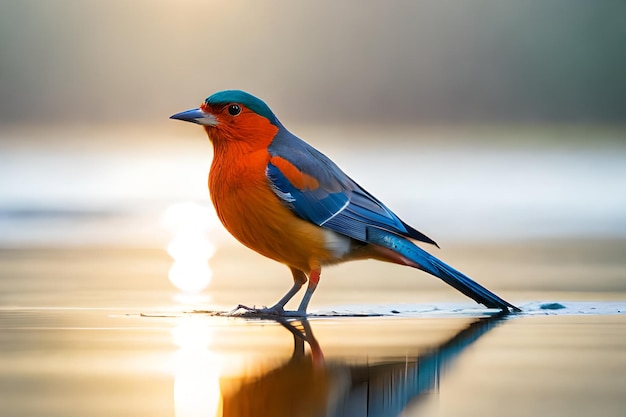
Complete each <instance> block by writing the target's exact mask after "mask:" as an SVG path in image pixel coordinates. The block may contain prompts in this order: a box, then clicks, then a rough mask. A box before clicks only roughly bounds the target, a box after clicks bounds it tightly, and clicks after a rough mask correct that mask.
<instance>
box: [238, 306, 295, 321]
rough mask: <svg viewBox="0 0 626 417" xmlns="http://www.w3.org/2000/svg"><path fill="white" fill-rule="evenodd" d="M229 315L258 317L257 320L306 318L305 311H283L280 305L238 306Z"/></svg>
mask: <svg viewBox="0 0 626 417" xmlns="http://www.w3.org/2000/svg"><path fill="white" fill-rule="evenodd" d="M229 315H231V316H238V317H258V318H276V317H306V311H300V310H285V309H284V308H283V307H282V306H280V305H275V306H272V307H263V308H256V307H248V306H246V305H243V304H239V305H238V306H237V307H236V308H235V309H233V310H232V311H231V312H230V313H229Z"/></svg>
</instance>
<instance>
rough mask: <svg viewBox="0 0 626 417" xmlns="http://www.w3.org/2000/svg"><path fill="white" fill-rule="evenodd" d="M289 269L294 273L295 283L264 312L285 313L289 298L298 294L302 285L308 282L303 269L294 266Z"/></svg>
mask: <svg viewBox="0 0 626 417" xmlns="http://www.w3.org/2000/svg"><path fill="white" fill-rule="evenodd" d="M289 269H291V274H292V275H293V285H292V286H291V288H290V289H289V291H287V293H286V294H285V295H283V298H281V299H280V300H278V302H277V303H276V304H274V305H273V306H271V307H267V308H264V309H262V310H263V312H265V313H273V314H277V315H283V313H284V312H285V304H287V303H288V302H289V300H291V299H292V298H293V296H294V295H296V294H297V293H298V291H300V288H302V286H303V285H304V283H305V282H306V280H307V278H306V274H305V273H304V272H303V271H301V270H299V269H296V268H293V267H289Z"/></svg>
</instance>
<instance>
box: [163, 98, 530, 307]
mask: <svg viewBox="0 0 626 417" xmlns="http://www.w3.org/2000/svg"><path fill="white" fill-rule="evenodd" d="M170 119H174V120H181V121H185V122H191V123H195V124H198V125H201V126H202V127H203V128H204V130H205V131H206V133H207V135H208V137H209V140H210V142H211V143H212V145H213V160H212V163H211V168H210V171H209V181H208V185H209V192H210V196H211V200H212V203H213V205H214V207H215V211H216V213H217V216H218V217H219V219H220V221H221V222H222V224H223V225H224V227H225V228H226V229H227V230H228V231H229V232H230V233H231V234H232V235H233V236H234V237H235V239H237V240H238V241H239V242H241V243H242V244H243V245H245V246H247V247H248V248H250V249H252V250H254V251H256V252H258V253H260V254H261V255H264V256H265V257H267V258H270V259H273V260H275V261H278V262H280V263H282V264H284V265H286V266H287V267H288V268H289V269H290V270H291V274H292V277H293V285H292V286H291V288H290V289H289V290H288V291H287V292H286V293H285V295H284V296H283V297H282V298H281V299H280V300H278V301H277V302H276V303H275V304H274V305H272V306H271V307H264V308H261V309H256V308H255V309H251V308H247V307H246V308H247V309H248V310H253V311H254V312H257V313H259V314H270V315H277V316H295V317H303V316H306V315H307V308H308V305H309V302H310V300H311V297H312V296H313V293H314V292H315V290H316V288H317V286H318V283H319V281H320V274H321V271H322V267H325V266H327V265H333V264H339V263H342V262H346V261H352V260H363V259H375V260H379V261H384V262H390V263H395V264H400V265H406V266H409V267H413V268H417V269H420V270H422V271H424V272H427V273H429V274H431V275H433V276H435V277H438V278H440V279H441V280H443V281H444V282H446V283H447V284H449V285H451V286H452V287H454V288H456V289H457V290H458V291H460V292H462V293H463V294H465V295H466V296H468V297H470V298H472V299H474V300H475V301H476V302H478V303H480V304H483V305H484V306H486V307H488V308H493V309H499V310H501V311H506V312H518V311H520V309H519V308H517V307H516V306H514V305H513V304H511V303H509V302H507V301H505V300H504V299H502V298H500V297H499V296H497V295H496V294H494V293H493V292H491V291H489V290H488V289H487V288H485V287H483V286H482V285H480V284H478V283H477V282H475V281H474V280H472V279H471V278H469V277H468V276H466V275H465V274H463V273H462V272H460V271H458V270H456V269H454V268H453V267H451V266H449V265H447V264H446V263H444V262H443V261H441V260H439V259H438V258H436V257H435V256H433V255H431V254H430V253H428V252H426V251H425V250H424V249H422V248H420V247H419V246H418V245H417V244H416V243H417V242H421V243H424V244H431V245H434V246H436V247H438V245H437V243H436V242H435V241H434V240H432V239H431V238H429V237H428V236H426V235H424V234H423V233H421V232H419V231H418V230H416V229H415V228H413V227H412V226H410V225H409V224H407V223H406V222H404V221H403V220H401V219H400V218H399V217H398V216H397V215H396V214H395V213H394V212H393V211H391V210H390V209H389V208H388V207H387V206H386V205H385V204H383V203H382V202H381V201H380V200H378V199H377V198H376V197H374V196H373V195H372V194H370V193H369V192H367V191H366V190H365V189H364V188H363V187H361V186H360V185H359V184H357V183H356V182H355V181H354V180H352V178H350V177H349V176H348V175H347V174H346V173H344V172H343V171H342V170H341V169H340V168H339V167H338V166H337V165H336V164H335V163H334V162H333V161H332V160H331V159H330V158H328V157H327V156H326V155H324V154H323V153H321V152H320V151H318V150H317V149H315V148H314V147H313V146H311V145H309V144H308V143H307V142H305V141H304V140H302V139H300V138H298V137H297V136H296V135H294V134H292V133H291V132H290V131H289V130H287V129H286V128H285V127H284V126H283V124H282V123H281V122H280V121H279V120H278V118H277V117H276V115H275V114H274V112H272V110H271V109H270V107H269V106H268V105H267V104H266V103H265V102H264V101H263V100H261V99H260V98H258V97H256V96H254V95H252V94H250V93H247V92H245V91H241V90H224V91H219V92H216V93H214V94H212V95H211V96H209V97H208V98H207V99H206V100H204V101H203V102H202V103H201V105H200V106H199V107H197V108H193V109H191V110H187V111H183V112H180V113H176V114H174V115H172V116H170ZM307 281H308V284H307V287H306V290H305V293H304V296H303V297H302V299H301V301H300V304H299V306H298V309H297V310H294V311H288V310H285V305H286V304H287V303H288V302H289V301H290V300H291V299H292V298H293V297H294V296H295V295H296V294H297V293H298V292H299V291H300V290H301V288H302V287H303V286H304V284H305V283H307ZM242 307H243V306H242Z"/></svg>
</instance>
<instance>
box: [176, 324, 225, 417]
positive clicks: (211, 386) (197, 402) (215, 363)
mask: <svg viewBox="0 0 626 417" xmlns="http://www.w3.org/2000/svg"><path fill="white" fill-rule="evenodd" d="M214 330H215V327H211V326H208V325H207V324H206V322H205V321H203V320H196V319H194V318H192V317H186V318H182V320H181V321H180V322H179V323H178V325H177V326H176V327H175V328H174V329H172V339H173V342H174V344H175V345H177V346H178V347H179V349H178V351H176V352H175V353H174V363H175V371H174V372H175V375H174V412H175V416H176V417H214V416H217V415H221V410H220V407H221V393H220V384H219V378H220V372H221V361H220V357H219V356H218V355H216V354H215V353H213V352H211V351H210V349H209V347H210V344H211V342H212V339H213V333H212V331H214Z"/></svg>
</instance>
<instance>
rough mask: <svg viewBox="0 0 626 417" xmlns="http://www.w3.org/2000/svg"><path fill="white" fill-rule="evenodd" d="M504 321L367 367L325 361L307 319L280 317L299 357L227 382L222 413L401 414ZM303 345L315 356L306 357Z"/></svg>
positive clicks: (475, 325)
mask: <svg viewBox="0 0 626 417" xmlns="http://www.w3.org/2000/svg"><path fill="white" fill-rule="evenodd" d="M502 317H503V314H499V315H495V316H492V317H487V318H479V319H476V320H475V321H473V322H472V323H470V324H469V325H468V326H467V327H466V328H463V329H461V330H459V331H458V332H457V333H456V334H455V335H454V336H453V337H451V338H450V339H448V340H447V341H444V342H443V343H441V344H440V345H438V346H436V347H434V348H432V349H429V350H428V351H426V352H425V353H422V354H420V355H419V356H417V357H402V358H397V359H395V358H394V359H388V360H385V361H384V362H381V363H372V364H364V365H350V364H349V363H345V362H342V361H336V360H329V361H328V362H325V361H324V360H323V355H322V351H321V348H320V346H319V344H318V343H317V341H316V339H315V337H314V335H313V333H312V331H311V327H310V325H309V323H308V322H307V320H306V319H303V320H300V321H296V322H294V321H286V320H284V319H279V320H280V321H279V322H280V323H281V324H282V325H283V326H284V327H285V328H286V329H287V330H289V331H290V332H291V333H292V334H293V336H294V356H293V357H292V358H291V360H290V361H289V362H287V363H286V364H284V365H282V366H280V367H278V368H276V369H273V370H271V371H269V372H267V373H266V374H264V375H262V376H260V377H256V378H250V377H243V378H241V379H234V380H233V379H229V380H223V381H222V384H221V385H222V390H223V392H222V412H223V414H222V415H223V416H224V417H245V416H257V415H259V412H260V411H261V410H262V412H261V414H262V415H264V416H268V417H270V416H271V417H279V416H334V417H343V416H369V417H383V416H384V417H390V416H398V415H401V413H402V411H403V410H404V409H405V408H406V406H407V405H408V404H409V402H413V401H415V400H416V399H418V398H420V396H422V395H424V394H426V393H429V392H432V390H433V389H436V388H437V384H438V382H439V380H440V376H441V374H442V371H444V370H446V369H448V367H449V365H450V364H451V362H452V361H453V360H454V359H455V358H456V357H457V356H458V355H460V354H461V352H462V351H463V350H464V349H465V348H466V347H468V346H469V345H471V344H472V343H473V342H475V341H476V340H478V339H479V338H480V337H481V336H482V335H484V334H485V333H487V332H488V331H489V330H490V329H492V328H493V327H495V326H496V324H497V323H498V322H499V321H500V319H501V318H502ZM304 341H306V342H307V343H309V345H310V346H311V356H308V355H305V354H304V346H303V342H304ZM352 361H353V359H351V362H352Z"/></svg>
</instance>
